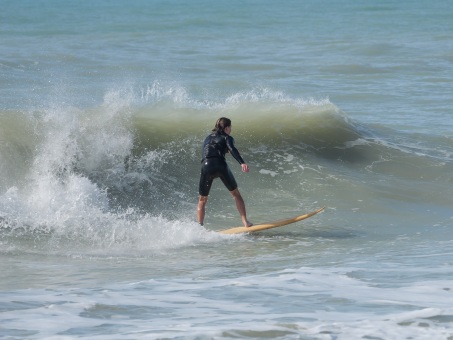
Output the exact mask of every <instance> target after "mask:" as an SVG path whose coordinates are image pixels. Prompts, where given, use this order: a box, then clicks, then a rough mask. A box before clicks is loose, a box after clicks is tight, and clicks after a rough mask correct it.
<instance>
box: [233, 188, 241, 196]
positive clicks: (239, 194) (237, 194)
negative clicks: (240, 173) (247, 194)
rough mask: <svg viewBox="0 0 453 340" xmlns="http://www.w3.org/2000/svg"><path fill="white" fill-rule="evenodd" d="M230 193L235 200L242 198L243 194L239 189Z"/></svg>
mask: <svg viewBox="0 0 453 340" xmlns="http://www.w3.org/2000/svg"><path fill="white" fill-rule="evenodd" d="M230 193H231V195H232V196H233V198H237V197H241V193H240V192H239V189H238V188H236V189H234V190H231V191H230Z"/></svg>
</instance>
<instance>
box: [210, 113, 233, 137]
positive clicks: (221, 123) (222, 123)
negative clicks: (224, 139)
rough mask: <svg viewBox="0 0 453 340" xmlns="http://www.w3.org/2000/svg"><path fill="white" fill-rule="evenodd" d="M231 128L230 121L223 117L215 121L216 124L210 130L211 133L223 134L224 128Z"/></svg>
mask: <svg viewBox="0 0 453 340" xmlns="http://www.w3.org/2000/svg"><path fill="white" fill-rule="evenodd" d="M229 126H231V120H230V119H228V118H225V117H221V118H219V119H217V122H216V123H215V127H214V129H212V132H220V133H223V132H224V131H225V128H227V127H229Z"/></svg>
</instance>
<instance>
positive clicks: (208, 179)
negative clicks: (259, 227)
mask: <svg viewBox="0 0 453 340" xmlns="http://www.w3.org/2000/svg"><path fill="white" fill-rule="evenodd" d="M230 134H231V120H230V119H228V118H225V117H222V118H219V119H218V120H217V122H216V123H215V127H214V129H213V130H212V133H211V134H210V135H209V136H207V137H206V139H205V141H204V143H203V149H202V153H203V157H202V160H201V163H202V166H201V175H200V184H199V187H198V192H199V194H200V196H199V199H198V210H197V220H198V223H200V224H201V225H203V222H204V216H205V211H206V210H205V208H206V202H207V201H208V195H209V191H210V190H211V185H212V182H213V180H214V179H215V178H217V177H220V179H221V180H222V182H223V184H224V185H225V186H226V187H227V189H228V190H229V191H230V193H231V195H232V196H233V199H234V200H235V202H236V208H237V209H238V211H239V214H240V215H241V219H242V223H243V224H244V227H250V226H252V225H253V224H252V223H250V222H249V220H247V213H246V211H245V203H244V199H243V198H242V196H241V193H240V192H239V189H238V185H237V183H236V180H235V178H234V176H233V174H232V173H231V170H230V168H229V166H228V164H227V162H226V159H225V154H226V153H227V152H229V153H230V154H231V155H232V156H233V157H234V159H236V160H237V161H238V162H239V164H241V167H242V171H243V172H249V167H248V165H247V164H246V163H245V162H244V160H243V159H242V157H241V155H240V153H239V151H238V150H237V149H236V147H235V146H234V139H233V137H231V136H230Z"/></svg>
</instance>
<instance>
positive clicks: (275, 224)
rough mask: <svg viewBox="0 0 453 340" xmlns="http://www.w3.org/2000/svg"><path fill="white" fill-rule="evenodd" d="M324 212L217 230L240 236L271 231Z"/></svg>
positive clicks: (319, 210) (317, 211) (321, 209)
mask: <svg viewBox="0 0 453 340" xmlns="http://www.w3.org/2000/svg"><path fill="white" fill-rule="evenodd" d="M323 210H324V207H323V208H319V209H317V210H315V211H312V212H310V213H308V214H304V215H299V216H296V217H291V218H286V219H283V220H278V221H274V222H267V223H261V224H255V225H253V226H251V227H248V228H246V227H234V228H230V229H224V230H219V233H221V234H241V233H253V232H255V231H260V230H266V229H271V228H278V227H283V226H284V225H288V224H291V223H295V222H299V221H302V220H305V219H306V218H309V217H311V216H313V215H316V214H317V213H319V212H321V211H323Z"/></svg>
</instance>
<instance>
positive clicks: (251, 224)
mask: <svg viewBox="0 0 453 340" xmlns="http://www.w3.org/2000/svg"><path fill="white" fill-rule="evenodd" d="M252 226H253V223H252V222H250V221H248V220H247V224H246V225H245V227H246V228H250V227H252Z"/></svg>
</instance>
